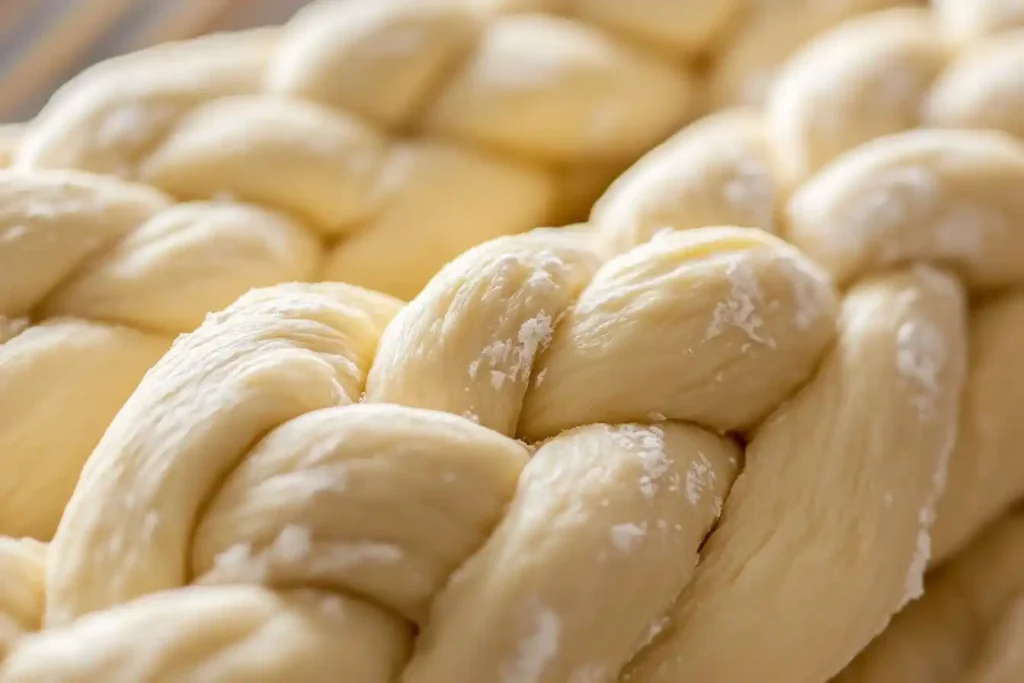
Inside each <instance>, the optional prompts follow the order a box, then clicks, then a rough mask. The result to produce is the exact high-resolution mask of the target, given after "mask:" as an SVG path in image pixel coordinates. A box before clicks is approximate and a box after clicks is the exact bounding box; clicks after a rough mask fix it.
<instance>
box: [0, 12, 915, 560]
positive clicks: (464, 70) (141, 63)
mask: <svg viewBox="0 0 1024 683" xmlns="http://www.w3.org/2000/svg"><path fill="white" fill-rule="evenodd" d="M482 4H483V5H486V4H488V3H474V2H470V1H469V0H464V1H459V0H444V1H440V0H432V1H430V2H418V1H412V2H410V1H409V0H405V1H399V0H388V1H387V2H384V1H378V0H346V1H345V2H342V3H318V4H315V5H313V6H311V7H310V8H309V9H308V10H306V11H305V12H303V13H301V14H300V15H299V16H297V17H296V18H295V20H294V21H293V22H292V23H291V24H290V25H289V26H287V27H284V28H283V29H259V30H253V31H246V32H239V33H235V34H223V35H213V36H206V37H203V38H200V39H196V40H193V41H186V42H180V43H174V44H168V45H162V46H159V47H156V48H152V49H149V50H145V51H142V52H139V53H135V54H131V55H126V56H123V57H118V58H115V59H112V60H110V61H108V62H104V63H102V64H99V65H97V66H95V67H93V68H92V69H90V70H88V71H87V72H85V73H83V74H81V75H80V76H79V77H77V78H75V79H72V81H71V82H70V83H68V84H67V86H66V87H65V88H63V89H62V91H61V92H60V93H58V95H57V96H55V97H54V98H53V100H52V101H51V102H50V104H49V105H48V106H47V107H46V109H45V111H44V112H42V114H41V115H40V116H39V117H38V119H37V120H35V121H33V122H31V123H30V124H27V125H25V126H23V127H16V128H12V129H11V130H10V133H11V135H10V137H11V140H12V144H11V147H12V148H14V149H15V151H14V157H13V159H12V161H11V166H12V168H11V169H10V170H8V171H5V172H3V173H0V340H3V341H5V343H3V344H2V346H0V415H4V416H5V417H4V420H3V421H2V422H0V452H3V454H4V455H3V458H4V460H3V462H4V465H5V467H6V468H8V469H10V470H13V471H18V472H21V475H20V476H19V477H18V478H5V479H3V480H0V533H7V534H12V535H29V536H34V537H37V538H40V539H44V540H45V539H48V538H50V536H51V535H52V533H53V530H54V529H55V527H56V524H57V520H58V519H59V517H60V513H61V510H62V509H63V506H64V504H65V502H66V501H67V498H68V496H69V495H70V493H71V489H72V488H73V486H74V483H75V481H76V479H77V477H78V472H79V469H80V467H81V464H82V462H84V460H85V458H86V457H87V455H88V453H89V452H90V451H91V450H92V448H93V446H95V444H96V442H97V441H98V440H99V437H100V435H101V434H102V433H103V431H104V430H105V429H106V427H107V425H108V424H109V422H110V419H111V418H112V417H113V415H114V414H115V413H116V411H117V409H118V408H119V407H120V406H121V405H122V403H123V402H124V400H125V399H126V398H127V396H128V394H129V393H130V392H131V390H132V389H133V388H134V387H135V386H136V384H137V383H138V380H139V379H140V378H141V377H142V375H143V373H144V372H145V371H146V369H148V368H149V367H150V366H151V365H152V364H153V363H154V362H155V361H156V359H157V358H158V357H159V356H160V355H162V354H163V353H164V351H166V348H167V346H168V345H169V343H170V340H171V339H173V337H174V336H176V335H177V334H180V333H184V332H188V331H191V330H193V329H194V328H195V327H196V326H197V325H198V324H199V323H200V322H201V321H202V319H203V316H204V315H205V314H206V313H208V312H210V311H214V310H218V309H221V308H223V307H225V306H227V305H228V304H230V303H231V302H232V301H234V300H235V299H237V298H238V297H239V296H240V295H242V294H243V293H244V292H246V291H247V290H248V289H250V288H252V287H263V286H268V285H271V284H275V283H279V282H287V281H296V280H297V281H317V280H320V279H325V278H326V279H342V280H344V281H346V282H351V283H356V284H363V285H368V286H370V287H372V288H375V289H378V290H382V291H385V292H387V293H389V294H392V295H397V296H400V297H402V298H406V297H409V296H411V295H412V294H414V293H415V292H416V291H417V290H418V289H419V287H420V286H421V285H422V284H423V282H425V281H426V280H427V279H428V278H429V277H430V276H431V275H433V274H434V273H435V271H436V270H437V268H438V266H439V265H440V264H441V263H442V262H444V261H445V260H447V259H448V258H449V257H452V256H455V255H456V254H458V253H459V252H461V251H462V250H464V249H465V248H467V247H469V246H471V245H473V244H476V243H478V242H481V241H484V240H487V239H489V238H493V237H496V236H499V235H503V234H506V233H514V232H519V231H522V230H524V229H527V228H529V227H532V226H534V225H544V224H551V221H550V220H548V219H551V220H554V219H555V218H556V214H548V208H550V207H551V206H552V204H551V202H552V201H553V200H552V198H553V197H555V196H556V194H557V195H558V197H561V199H559V200H558V201H559V202H561V201H562V200H563V199H565V194H564V193H562V190H565V191H570V190H571V194H573V195H574V196H576V197H577V199H578V200H579V201H581V202H585V203H587V204H588V206H589V202H590V199H591V198H592V197H593V195H594V192H595V191H597V190H599V189H600V187H602V186H603V184H604V183H605V182H606V180H608V179H610V177H611V176H610V175H609V174H611V173H614V172H617V171H618V170H620V169H621V168H622V167H624V165H625V164H627V163H629V162H630V161H632V160H633V159H634V158H635V157H636V156H638V155H639V154H640V153H641V152H643V151H644V150H645V149H646V148H647V147H648V146H650V145H651V144H653V143H654V142H655V141H657V140H659V139H660V138H662V137H664V136H665V135H667V134H668V132H669V131H670V130H671V129H672V127H674V126H675V125H677V124H678V123H679V122H680V121H681V120H682V119H683V118H685V116H686V115H687V112H688V111H690V110H691V105H692V104H693V93H694V88H693V83H692V80H693V79H692V77H691V76H689V75H687V74H688V73H689V71H690V70H692V69H688V67H687V66H686V64H687V61H688V59H690V58H691V57H693V55H695V54H696V53H698V52H714V53H715V54H720V55H724V54H726V53H727V52H729V51H741V50H742V51H746V53H749V54H755V53H756V54H762V52H763V51H762V50H761V48H760V47H757V46H758V45H762V44H764V45H768V43H762V42H758V41H759V40H762V39H759V38H756V36H764V35H768V34H764V33H763V32H759V31H758V30H755V28H754V27H756V26H759V25H761V23H760V22H763V21H774V19H769V18H768V17H770V16H771V17H774V16H776V15H775V14H770V13H768V14H766V13H765V12H764V11H761V10H758V11H754V10H752V9H751V10H749V11H746V12H744V11H741V8H740V4H741V3H739V2H738V1H735V0H734V1H726V0H720V1H717V2H701V3H676V2H671V3H666V2H663V1H661V0H645V2H644V3H643V7H644V11H643V12H634V11H633V10H630V11H629V12H626V13H624V12H622V11H621V7H622V6H621V5H620V3H618V2H606V1H603V0H577V1H574V2H561V3H552V2H540V3H523V2H510V3H504V4H503V3H494V6H493V7H482V6H481V5H482ZM635 4H636V3H633V4H632V5H631V7H633V6H634V5H635ZM891 4H899V3H894V2H893V0H885V1H880V0H841V1H839V2H835V1H833V2H829V3H819V2H817V1H815V2H810V1H809V0H799V1H797V0H788V1H787V3H786V5H785V7H786V8H788V9H785V11H783V9H782V8H776V12H777V13H782V14H786V15H789V14H796V13H798V14H800V15H801V16H802V17H805V18H806V20H807V21H811V20H812V19H813V23H814V25H815V26H824V25H827V24H828V23H829V22H834V21H838V20H839V19H841V18H842V17H844V16H849V15H850V14H852V13H856V12H861V11H866V10H868V9H872V8H874V7H877V6H884V5H891ZM637 9H639V8H637ZM556 11H557V14H556ZM727 25H730V26H732V27H733V28H732V29H729V30H726V29H727ZM740 26H747V27H748V29H743V30H740V28H738V27H740ZM722 27H725V28H722ZM748 30H749V31H751V32H752V33H751V35H752V36H755V37H752V38H744V37H743V36H744V35H746V31H748ZM720 33H721V34H722V35H719V34H720ZM771 35H775V34H774V33H772V34H771ZM780 35H781V34H780ZM793 35H794V40H795V39H796V38H795V34H793ZM729 36H732V37H729ZM745 45H746V46H747V47H742V46H745ZM783 45H786V46H788V49H791V48H792V45H790V44H789V43H786V42H785V41H782V42H774V43H771V48H770V49H769V48H767V47H766V48H765V50H767V51H766V52H763V57H762V58H760V59H761V62H760V63H761V64H763V63H766V62H767V61H769V60H768V53H769V52H770V53H771V54H772V55H775V56H776V57H780V56H781V54H782V53H783V52H784V51H785V50H782V47H783ZM656 48H657V49H656ZM723 59H724V57H723ZM691 61H692V60H691ZM723 63H724V62H723ZM544 65H547V66H546V68H542V67H544ZM744 68H745V67H744ZM744 68H739V67H729V69H730V73H732V72H734V71H735V73H740V72H743V73H746V72H745V71H744ZM737 69H739V70H738V71H737ZM730 78H733V77H730ZM734 80H735V79H734ZM580 121H593V122H595V126H597V127H598V128H599V129H600V130H598V131H596V132H597V133H599V134H598V135H591V133H593V132H594V130H592V129H593V126H591V127H590V128H588V127H587V126H580ZM588 131H589V132H588ZM410 136H411V137H410ZM0 147H3V143H0ZM2 156H3V152H2V151H0V157H2ZM3 165H4V164H3V162H2V161H0V167H2V166H3ZM556 168H557V169H561V170H560V171H558V172H557V173H555V171H554V170H553V169H556ZM101 173H102V174H108V175H100V174H101ZM595 173H596V176H595V175H594V174H595ZM118 175H120V176H126V178H120V179H118V178H116V177H115V176H118ZM595 178H596V180H597V181H599V182H597V183H596V184H595V183H594V182H591V181H593V180H594V179H595ZM141 180H146V181H149V183H150V184H149V185H148V186H145V185H143V184H142V183H141V182H140V181H141ZM556 185H557V186H558V187H560V188H561V190H558V191H556V189H555V186H556ZM566 201H568V200H566ZM574 202H575V200H574ZM561 206H563V208H564V206H566V205H564V204H563V205H561ZM567 212H568V213H573V212H574V211H561V210H560V211H559V214H565V213H567ZM327 244H331V245H334V246H332V247H331V248H330V249H329V250H327V251H325V245H327ZM328 251H329V252H330V253H328ZM30 323H38V324H30ZM16 332H18V333H19V334H17V335H16V334H15V333H16Z"/></svg>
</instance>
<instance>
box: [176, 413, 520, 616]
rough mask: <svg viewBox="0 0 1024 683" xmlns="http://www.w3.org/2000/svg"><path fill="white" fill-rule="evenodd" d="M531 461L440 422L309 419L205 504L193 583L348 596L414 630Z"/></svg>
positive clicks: (498, 440) (263, 449) (357, 416)
mask: <svg viewBox="0 0 1024 683" xmlns="http://www.w3.org/2000/svg"><path fill="white" fill-rule="evenodd" d="M527 459H528V453H527V450H526V448H525V447H524V446H523V445H522V444H520V443H517V442H516V441H514V440H512V439H509V438H507V437H503V436H501V435H499V434H496V433H495V432H493V431H491V430H489V429H484V428H483V427H480V426H478V425H475V424H473V423H472V422H470V421H468V420H465V419H463V418H460V417H457V416H453V415H449V414H447V413H442V412H438V411H432V410H422V409H416V408H407V407H404V406H395V405H387V404H364V405H356V406H352V405H346V406H340V407H337V408H327V409H324V410H320V411H316V412H312V413H307V414H305V415H302V416H301V417H297V418H295V419H294V420H291V421H289V422H286V423H285V424H283V425H281V426H280V427H278V428H277V429H276V430H274V431H272V432H271V433H270V434H268V435H267V436H266V437H265V438H263V439H262V440H261V441H260V442H259V443H258V444H256V446H255V447H254V448H253V449H252V450H251V451H250V452H249V453H248V454H247V456H246V458H245V460H244V461H243V462H242V463H241V464H240V465H239V466H238V467H237V468H236V469H235V470H234V471H233V472H232V473H231V474H230V475H229V476H228V478H227V480H226V481H225V483H224V485H223V486H222V487H221V488H220V489H219V490H218V492H217V493H216V495H215V496H214V497H213V499H212V501H211V502H210V503H209V505H208V506H207V508H206V510H205V511H204V513H203V517H202V520H201V521H200V523H199V526H198V528H197V530H196V535H195V540H194V542H193V549H192V566H193V570H194V575H195V576H197V577H200V578H199V580H200V581H201V582H204V583H207V582H216V583H224V582H237V581H255V582H261V583H270V584H277V585H316V586H318V587H321V588H331V589H335V590H349V591H351V592H354V593H355V594H358V595H362V596H365V597H368V598H370V599H372V600H373V601H374V602H375V603H376V604H378V605H383V606H385V607H387V608H389V609H390V610H392V611H394V612H396V613H398V614H400V615H402V616H404V617H406V618H408V619H410V620H413V621H418V622H419V621H422V620H423V619H424V617H425V616H426V613H427V608H428V607H429V603H430V600H431V598H432V597H433V595H434V593H436V592H437V591H438V590H439V589H440V588H441V587H442V586H443V585H444V582H445V581H446V580H447V579H448V576H449V575H450V574H451V573H452V572H453V571H454V570H455V569H456V568H457V567H458V566H459V565H460V564H461V563H462V562H463V561H464V560H465V559H466V558H468V557H469V555H470V554H471V553H472V552H474V551H475V550H476V549H477V548H478V547H480V546H481V545H482V544H483V543H484V541H485V540H486V539H487V536H488V535H489V534H490V532H491V530H492V529H493V528H494V526H495V525H496V524H497V523H498V520H499V519H500V517H501V514H502V511H503V510H504V507H505V506H506V504H507V503H508V501H509V499H511V497H512V494H513V492H514V491H515V486H516V481H517V479H518V478H519V473H520V472H521V471H522V469H523V466H524V465H525V464H526V462H527Z"/></svg>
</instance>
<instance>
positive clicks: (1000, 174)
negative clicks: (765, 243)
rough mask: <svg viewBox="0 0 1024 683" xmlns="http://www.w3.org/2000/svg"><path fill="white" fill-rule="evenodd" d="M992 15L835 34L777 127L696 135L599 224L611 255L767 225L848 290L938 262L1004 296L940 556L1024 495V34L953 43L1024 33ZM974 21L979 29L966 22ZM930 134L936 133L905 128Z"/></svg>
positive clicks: (641, 170)
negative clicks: (668, 237)
mask: <svg viewBox="0 0 1024 683" xmlns="http://www.w3.org/2000/svg"><path fill="white" fill-rule="evenodd" d="M1004 4H1005V5H1006V6H1007V7H1012V6H1013V3H1012V2H1009V1H1008V0H1007V1H1006V2H1005V3H1004ZM997 6H999V5H998V4H997V3H996V2H985V3H974V2H971V1H969V0H964V1H963V2H962V3H959V4H958V3H955V2H952V1H947V2H944V3H941V5H940V6H939V7H938V8H937V10H935V11H929V10H924V9H917V8H901V9H893V10H889V11H886V12H879V13H875V14H871V15H865V16H863V17H858V18H856V19H853V20H851V21H849V22H847V23H846V24H843V25H842V26H840V27H837V28H835V29H833V30H832V31H829V32H826V33H824V34H822V35H821V36H819V37H817V38H815V39H814V40H812V41H811V42H810V43H809V44H808V45H807V46H805V47H804V48H803V49H801V50H800V51H798V52H797V54H795V55H794V57H793V59H792V60H791V61H790V63H789V64H788V65H787V68H786V69H785V70H783V72H782V73H781V74H780V75H779V78H778V81H777V87H776V88H775V90H774V91H773V92H772V94H771V97H770V101H769V104H768V106H767V108H766V111H765V112H764V113H760V112H754V111H749V110H746V109H733V110H729V111H724V112H720V113H717V114H713V115H711V116H709V117H706V118H704V119H702V120H701V121H699V122H697V123H696V124H694V125H692V126H689V127H687V128H685V129H683V130H682V131H680V132H679V133H678V134H676V135H675V136H673V137H672V138H671V139H669V140H668V141H666V142H665V143H663V144H662V145H660V146H658V147H657V148H655V149H654V150H652V151H651V152H650V153H649V154H647V155H646V156H645V157H644V158H643V159H641V160H640V161H639V162H638V163H637V164H635V165H634V166H633V167H632V168H630V169H629V170H628V171H627V172H626V173H625V174H623V175H622V176H621V177H620V178H619V179H617V180H616V181H615V183H613V185H612V187H611V188H609V190H608V192H606V193H605V195H604V196H603V197H602V198H601V199H600V201H599V202H598V203H597V204H596V205H595V207H594V210H593V212H592V215H591V221H592V223H593V224H594V225H596V226H598V227H599V229H600V233H601V234H602V235H603V240H604V242H605V243H606V244H607V245H608V248H611V249H613V250H619V249H627V248H630V247H631V246H633V245H635V244H639V243H642V242H644V241H646V240H648V239H650V238H651V237H652V236H653V235H655V234H657V233H658V232H659V231H661V230H663V229H664V228H665V227H666V226H670V227H672V228H674V229H688V228H695V227H699V226H702V225H716V224H735V225H747V226H749V225H756V226H760V227H761V228H763V229H766V230H769V231H771V232H774V233H776V234H780V235H781V236H782V237H784V238H785V239H787V240H789V241H791V242H794V243H795V244H797V246H799V247H800V248H801V249H802V250H803V252H804V253H805V254H807V255H808V256H810V257H811V258H812V259H814V260H815V261H816V262H817V263H819V264H821V265H822V266H824V267H825V268H826V269H827V271H828V272H829V274H830V275H831V276H832V277H833V278H834V279H835V281H836V282H837V284H838V285H839V286H840V287H846V286H848V285H850V284H851V283H854V282H856V281H858V280H859V279H860V278H862V277H863V276H865V275H868V274H870V273H871V271H872V270H873V269H875V268H878V267H887V266H890V265H893V264H898V263H904V262H907V261H910V260H927V261H932V262H940V263H951V264H955V265H956V269H957V271H958V273H959V274H960V276H961V277H963V278H964V279H965V283H966V284H967V285H968V287H969V288H970V289H971V290H973V291H977V292H979V293H984V294H986V295H989V297H990V298H994V299H995V300H993V301H989V302H987V303H986V304H985V305H984V306H982V307H981V308H979V309H978V310H976V311H975V315H974V316H973V317H972V320H971V328H972V336H971V339H972V343H971V348H972V359H971V372H970V381H969V383H968V387H967V390H966V392H967V393H966V395H965V401H966V409H965V410H964V411H963V412H962V414H961V421H960V422H961V423H960V427H959V433H960V436H959V439H958V443H957V449H956V452H955V453H954V455H953V459H952V464H951V474H950V477H951V479H952V480H953V485H952V486H951V487H950V489H949V490H948V491H947V492H946V494H945V495H944V496H943V499H942V501H941V502H940V504H939V513H938V517H939V518H940V520H941V522H940V523H939V525H938V527H937V528H936V529H935V533H934V537H933V538H932V544H931V550H932V555H933V558H934V559H935V560H940V559H943V558H945V557H947V556H949V555H951V554H952V553H953V552H955V551H956V550H957V549H959V548H960V547H962V546H963V545H964V544H965V543H966V542H967V541H968V540H969V539H970V537H971V536H972V535H973V534H974V533H976V532H977V531H978V530H979V529H980V528H982V527H983V526H985V524H986V523H988V522H990V521H992V520H993V519H995V518H996V517H998V516H999V515H1000V514H1001V513H1002V512H1003V511H1005V510H1006V509H1007V507H1008V506H1009V505H1010V504H1011V503H1012V502H1013V501H1014V500H1016V499H1017V498H1018V497H1019V496H1020V495H1021V494H1022V493H1024V462H1022V461H1021V460H1020V458H1018V457H1017V455H1016V442H1017V439H1016V436H1015V431H1014V430H1013V425H1015V424H1017V423H1018V422H1019V421H1020V420H1024V396H1021V399H1019V400H1018V398H1017V396H1016V393H1015V392H1017V391H1018V387H1019V386H1020V383H1019V382H1015V381H1010V378H1013V377H1018V376H1019V377H1021V379H1022V380H1024V363H1022V361H1024V359H1022V358H1021V357H1020V354H1019V353H1018V351H1017V349H1018V347H1019V340H1020V339H1021V338H1022V336H1024V300H1022V293H1021V292H1019V291H1016V290H1014V289H1012V288H1013V287H1015V286H1017V285H1019V284H1020V275H1021V272H1022V263H1024V242H1021V241H1019V240H1018V238H1017V235H1016V234H1015V232H1014V228H1015V226H1016V225H1017V224H1018V223H1019V222H1020V221H1021V220H1022V219H1024V198H1022V197H1021V196H1019V194H1018V193H1017V192H1015V191H1014V189H1013V188H1014V187H1019V186H1020V183H1021V182H1022V180H1024V176H1022V172H1024V167H1022V163H1024V158H1022V157H1021V147H1020V144H1019V142H1018V140H1019V139H1021V138H1024V129H1022V128H1021V122H1022V121H1024V97H1022V96H1021V93H1024V89H1022V88H1021V87H1020V85H1021V83H1022V82H1024V80H1022V79H1024V28H1014V27H1012V26H1007V25H1005V24H998V25H997V26H998V28H1000V29H1004V30H1002V32H1000V33H997V34H994V35H992V36H989V37H984V36H973V37H972V38H971V39H968V38H965V37H964V36H963V35H962V33H955V34H954V32H953V31H952V30H947V29H946V27H948V26H953V25H954V22H959V23H958V24H957V28H958V29H959V30H960V31H961V32H962V30H963V28H964V26H967V25H969V26H986V27H988V26H992V25H993V24H995V19H994V18H993V17H1003V18H1005V19H1006V21H1009V19H1011V18H1013V19H1015V20H1019V21H1020V25H1021V26H1022V27H1024V16H1022V15H1015V16H1012V15H1011V14H1010V13H1009V11H1006V12H1003V13H999V12H997V9H996V8H997ZM970 11H977V12H978V13H979V14H980V17H981V18H977V19H975V20H974V21H969V22H968V21H966V20H965V19H964V17H965V15H967V14H968V13H969V12H970ZM822 64H827V65H828V68H825V69H822V68H820V65H822ZM894 74H895V75H896V76H894ZM908 74H917V76H913V77H912V76H910V75H908ZM894 78H896V79H897V80H899V81H900V82H902V83H909V82H912V81H913V82H917V83H918V87H915V88H910V89H907V90H904V91H901V93H900V98H901V99H900V101H901V102H902V105H901V106H899V107H896V106H893V102H894V101H895V100H894V98H893V93H892V86H891V81H892V79H894ZM837 84H842V88H843V89H842V90H838V91H837ZM965 92H967V93H969V94H970V96H969V97H967V96H963V97H958V96H957V95H958V94H959V93H965ZM837 121H838V122H843V125H836V122H837ZM917 126H921V127H924V128H925V129H924V130H917V131H913V132H910V131H909V130H908V129H910V128H912V127H917ZM968 128H976V129H979V130H981V129H988V130H989V132H986V133H985V134H983V135H973V134H972V135H967V134H965V132H963V130H964V129H968ZM839 131H844V133H843V134H842V135H839V134H838V133H839ZM900 131H904V132H900ZM955 131H960V132H955ZM876 136H877V137H876ZM1008 288H1009V289H1008ZM1015 373H1020V374H1015Z"/></svg>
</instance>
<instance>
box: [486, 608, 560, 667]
mask: <svg viewBox="0 0 1024 683" xmlns="http://www.w3.org/2000/svg"><path fill="white" fill-rule="evenodd" d="M561 637H562V622H561V620H560V619H559V618H558V615H557V614H555V613H554V612H552V611H551V610H550V609H540V610H538V612H537V616H536V618H535V620H534V625H533V630H532V632H531V633H530V634H529V635H528V636H526V637H525V638H523V640H521V641H520V642H519V646H518V647H517V648H516V649H517V652H516V658H515V660H514V661H513V662H511V663H510V664H509V665H507V666H505V667H503V668H502V672H501V683H538V682H539V681H540V680H541V677H542V676H543V675H544V670H545V669H546V668H547V667H548V665H549V664H550V663H551V662H552V660H554V658H555V657H556V656H557V655H558V646H559V642H560V640H561Z"/></svg>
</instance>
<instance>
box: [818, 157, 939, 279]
mask: <svg viewBox="0 0 1024 683" xmlns="http://www.w3.org/2000/svg"><path fill="white" fill-rule="evenodd" d="M939 195H940V187H939V182H938V180H937V179H936V178H935V176H934V175H933V174H932V173H931V172H930V171H928V170H927V169H924V168H920V167H909V168H898V169H894V170H891V171H887V172H883V173H879V174H877V176H876V179H875V183H874V187H873V188H872V189H871V190H870V191H869V192H866V193H865V195H864V196H863V197H862V198H861V200H860V201H859V202H855V203H851V204H850V207H849V209H848V211H847V214H846V217H845V218H846V220H843V221H840V223H841V225H840V226H839V228H840V229H836V230H832V231H830V233H831V234H832V235H834V236H835V241H834V242H833V243H832V244H831V245H829V246H830V247H831V249H832V251H833V252H835V253H839V254H843V253H846V252H849V251H851V250H854V251H858V252H859V251H861V250H863V249H864V247H865V245H866V244H869V243H878V244H880V245H882V254H881V256H882V258H883V260H886V261H888V262H895V261H898V260H900V259H902V258H903V257H904V253H903V251H904V250H905V249H906V248H907V240H906V238H904V237H903V236H902V235H901V234H900V226H902V225H905V224H907V223H909V222H912V221H915V220H924V219H925V218H926V217H927V216H928V215H929V214H930V213H931V212H932V210H933V209H934V207H935V205H936V203H937V201H938V198H939Z"/></svg>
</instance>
